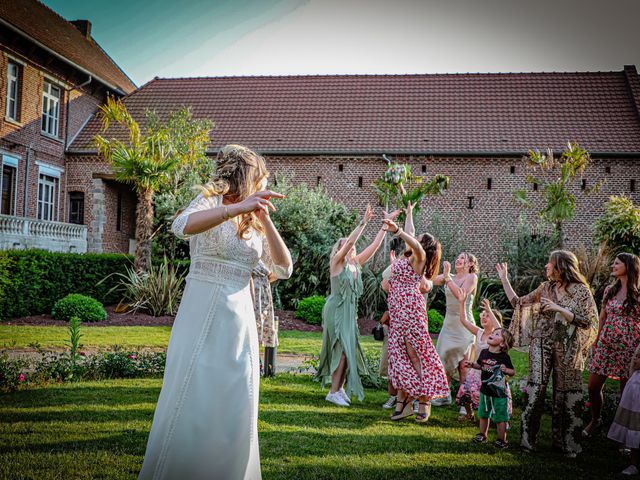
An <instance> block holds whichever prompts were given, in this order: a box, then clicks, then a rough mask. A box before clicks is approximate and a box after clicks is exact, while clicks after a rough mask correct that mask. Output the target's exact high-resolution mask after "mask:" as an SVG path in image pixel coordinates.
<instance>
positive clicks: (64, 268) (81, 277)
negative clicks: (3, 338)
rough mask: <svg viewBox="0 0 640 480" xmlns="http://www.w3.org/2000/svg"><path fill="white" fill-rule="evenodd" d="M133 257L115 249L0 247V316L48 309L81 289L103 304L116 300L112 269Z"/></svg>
mask: <svg viewBox="0 0 640 480" xmlns="http://www.w3.org/2000/svg"><path fill="white" fill-rule="evenodd" d="M132 261H133V260H132V257H131V256H129V255H123V254H114V253H85V254H78V253H57V252H47V251H44V250H7V251H0V319H8V318H11V317H25V316H29V315H39V314H42V313H49V312H51V309H52V308H53V305H54V304H55V303H56V301H58V300H59V299H61V298H63V297H65V296H67V295H68V294H70V293H81V294H83V295H88V296H90V297H93V298H95V299H96V300H98V301H99V302H101V303H102V304H104V305H112V304H114V303H117V302H118V301H119V300H120V298H119V295H118V293H116V292H112V293H111V294H107V292H108V291H109V290H110V289H111V288H112V287H113V286H114V285H115V284H116V282H117V280H118V279H117V278H116V277H115V276H114V277H111V278H109V279H108V280H106V281H105V282H103V283H101V284H100V285H98V282H99V281H100V280H102V279H103V278H105V277H106V276H107V275H109V274H111V273H114V272H124V271H125V266H127V265H130V264H131V263H132Z"/></svg>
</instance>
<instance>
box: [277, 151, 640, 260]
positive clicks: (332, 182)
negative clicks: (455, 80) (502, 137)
mask: <svg viewBox="0 0 640 480" xmlns="http://www.w3.org/2000/svg"><path fill="white" fill-rule="evenodd" d="M394 160H396V161H398V162H400V163H408V164H409V165H411V167H412V169H413V172H414V173H415V174H417V175H426V176H428V177H431V176H433V175H435V174H437V173H441V174H444V175H447V176H448V177H450V180H451V183H450V186H449V190H448V191H446V192H445V193H444V194H443V195H442V196H440V197H436V198H433V197H428V198H427V199H426V200H424V201H423V203H422V211H421V215H420V218H419V220H418V222H419V227H420V228H421V229H422V230H424V229H425V228H428V225H429V222H430V216H431V215H432V214H433V213H435V212H437V213H438V214H440V215H441V216H442V217H443V218H444V219H450V222H451V228H452V229H461V230H462V232H463V234H464V239H465V240H464V243H465V246H466V249H467V250H469V251H470V252H472V253H475V254H476V255H478V257H479V258H480V262H481V266H482V268H483V269H484V270H485V271H487V270H491V271H492V270H493V264H494V262H495V261H497V259H498V252H499V250H500V245H501V241H500V238H499V237H500V224H501V223H502V222H512V223H515V221H516V220H517V217H518V212H519V211H520V210H519V209H518V208H517V207H516V205H515V204H514V202H513V192H514V191H515V190H517V189H521V188H526V189H527V190H528V191H529V195H530V198H531V199H532V200H533V201H534V202H535V201H538V204H539V201H540V200H541V191H540V190H539V191H538V192H533V191H531V190H532V187H531V185H529V184H528V183H526V182H525V180H524V174H523V164H522V161H521V159H519V158H511V159H509V158H440V157H439V158H425V157H396V158H395V159H394ZM267 163H268V167H269V169H270V171H271V173H272V175H273V174H285V175H290V174H292V173H293V175H294V182H307V183H308V184H310V185H316V182H317V178H318V177H321V184H322V185H324V186H325V187H326V188H327V191H328V193H329V195H331V197H333V198H334V199H336V200H338V201H340V202H342V203H345V204H346V205H347V206H349V207H354V208H357V209H358V210H359V211H360V212H363V211H364V208H365V206H366V204H367V203H371V204H372V205H377V204H378V202H377V199H376V197H375V195H374V193H373V191H372V189H371V188H370V185H371V184H372V183H373V181H374V180H376V179H377V178H378V177H379V176H380V175H381V174H382V173H383V172H384V170H385V168H386V165H385V163H384V162H383V160H382V158H380V157H378V158H374V157H365V158H353V157H316V158H309V157H269V158H268V159H267ZM339 165H343V171H342V172H340V171H339ZM423 166H425V167H426V172H425V173H423V172H422V167H423ZM511 166H514V167H515V174H511V173H510V167H511ZM606 166H609V167H610V169H611V173H610V174H607V173H605V167H606ZM358 177H362V183H363V187H362V188H359V187H358ZM488 178H491V179H492V189H491V190H488V189H487V179H488ZM584 178H586V179H587V186H591V185H593V184H594V183H595V182H597V181H599V180H600V179H605V180H606V183H605V185H604V186H603V187H602V189H601V190H600V192H599V193H597V194H593V195H591V196H588V197H587V196H585V195H584V194H583V193H582V192H581V190H580V182H579V181H578V182H576V183H577V186H576V189H575V194H576V196H577V205H576V208H577V215H576V218H575V219H574V220H572V221H571V222H568V223H567V225H566V227H565V229H566V234H567V237H568V244H569V245H568V246H569V247H576V246H578V245H581V244H582V245H585V244H588V243H589V242H590V240H591V231H592V226H593V223H594V221H595V220H596V218H598V216H600V215H601V214H602V212H603V208H602V205H603V203H604V202H605V201H606V200H607V198H608V197H609V196H610V195H619V194H626V195H628V196H630V197H631V198H632V199H633V200H634V202H636V203H640V190H639V187H638V186H636V192H635V193H630V192H629V186H630V180H631V179H635V180H636V184H639V183H640V159H594V162H593V164H592V166H591V167H590V168H589V169H588V170H587V171H586V172H585V175H584ZM469 196H473V197H474V208H473V209H469V208H468V203H469V201H468V197H469ZM380 218H381V217H380V215H379V214H378V215H377V217H376V220H375V221H374V222H373V225H372V227H371V228H370V229H369V231H368V232H367V233H368V234H369V235H371V234H373V233H374V230H375V229H376V228H377V225H378V224H379V220H380Z"/></svg>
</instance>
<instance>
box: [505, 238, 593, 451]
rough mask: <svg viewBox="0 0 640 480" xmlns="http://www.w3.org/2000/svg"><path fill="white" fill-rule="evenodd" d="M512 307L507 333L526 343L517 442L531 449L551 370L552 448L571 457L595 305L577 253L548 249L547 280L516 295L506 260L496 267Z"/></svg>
mask: <svg viewBox="0 0 640 480" xmlns="http://www.w3.org/2000/svg"><path fill="white" fill-rule="evenodd" d="M496 269H497V270H498V275H499V277H500V280H501V281H502V286H503V287H504V290H505V293H506V294H507V297H508V298H509V301H510V302H511V304H512V305H513V317H512V319H511V324H510V325H509V331H510V332H511V333H512V334H513V336H514V339H515V344H516V346H526V345H528V346H529V378H528V380H527V405H526V406H525V408H524V411H523V412H522V418H521V422H522V439H521V442H520V443H521V445H522V446H523V447H524V448H525V449H527V450H533V449H534V448H535V445H536V439H537V436H538V432H539V430H540V421H541V418H542V412H543V411H544V402H545V393H546V390H547V384H548V383H549V380H550V378H551V374H552V373H553V409H552V428H551V430H552V436H553V446H554V448H557V449H558V450H561V451H562V452H563V453H564V454H565V455H566V456H567V457H569V458H575V456H576V455H577V454H578V453H580V452H581V451H582V448H581V446H580V439H581V435H580V432H581V421H580V417H579V415H578V413H577V412H578V403H579V402H580V401H582V371H583V370H584V367H585V359H586V356H587V352H588V350H589V347H591V344H592V343H593V340H594V339H595V337H596V322H597V320H598V309H597V307H596V304H595V302H594V300H593V295H592V294H591V289H590V288H589V285H588V283H587V280H586V279H585V278H584V276H583V275H582V274H581V273H580V267H579V264H578V259H577V257H576V256H575V255H574V254H573V253H571V252H569V251H566V250H556V251H553V252H551V254H550V256H549V262H548V263H547V264H546V265H545V270H546V276H547V278H548V279H549V281H547V282H544V283H543V284H542V285H540V286H539V287H538V288H536V289H535V290H534V291H533V292H531V293H529V294H527V295H525V296H523V297H518V295H516V292H515V291H514V290H513V288H512V287H511V284H510V283H509V276H508V272H507V264H506V263H499V264H498V265H496Z"/></svg>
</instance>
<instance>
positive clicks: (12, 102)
mask: <svg viewBox="0 0 640 480" xmlns="http://www.w3.org/2000/svg"><path fill="white" fill-rule="evenodd" d="M21 76H22V75H21V68H20V65H18V64H17V63H12V62H9V64H8V66H7V111H6V112H5V114H6V116H7V118H10V119H11V120H15V121H16V122H17V121H19V120H20V81H21V78H20V77H21Z"/></svg>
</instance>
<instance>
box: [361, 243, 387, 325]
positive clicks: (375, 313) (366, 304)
mask: <svg viewBox="0 0 640 480" xmlns="http://www.w3.org/2000/svg"><path fill="white" fill-rule="evenodd" d="M378 253H381V252H378ZM377 257H378V255H376V257H374V258H373V259H372V260H371V261H370V262H368V263H367V264H366V265H365V266H364V267H363V268H362V295H361V296H360V307H359V313H360V315H362V316H364V317H366V318H369V319H371V318H374V317H379V316H380V314H381V313H382V312H384V311H385V310H386V309H387V294H386V293H385V291H384V290H382V287H381V284H382V272H384V270H385V268H386V266H385V265H384V264H383V265H382V266H378V265H379V262H378V261H377Z"/></svg>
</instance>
